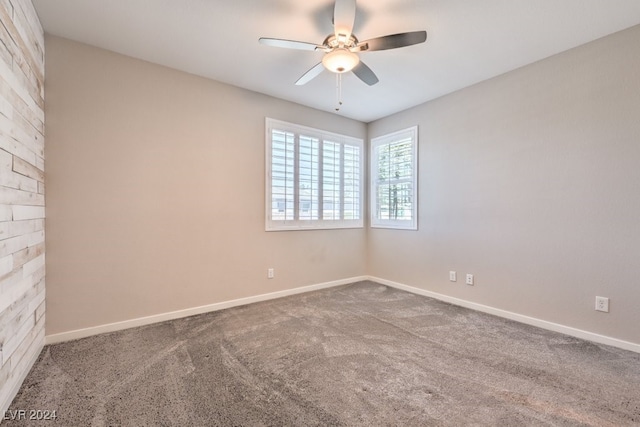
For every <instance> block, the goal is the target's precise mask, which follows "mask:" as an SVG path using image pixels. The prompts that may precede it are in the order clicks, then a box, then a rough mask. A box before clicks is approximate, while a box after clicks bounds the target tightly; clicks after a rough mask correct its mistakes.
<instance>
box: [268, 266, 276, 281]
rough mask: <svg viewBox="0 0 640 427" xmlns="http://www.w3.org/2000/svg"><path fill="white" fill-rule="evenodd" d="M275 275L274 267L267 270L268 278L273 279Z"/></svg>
mask: <svg viewBox="0 0 640 427" xmlns="http://www.w3.org/2000/svg"><path fill="white" fill-rule="evenodd" d="M274 276H275V272H274V271H273V268H270V269H268V270H267V279H273V277H274Z"/></svg>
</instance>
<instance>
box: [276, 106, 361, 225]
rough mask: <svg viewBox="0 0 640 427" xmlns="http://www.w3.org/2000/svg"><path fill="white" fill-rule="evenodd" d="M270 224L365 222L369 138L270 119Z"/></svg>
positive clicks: (344, 223)
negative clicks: (365, 164) (366, 140)
mask: <svg viewBox="0 0 640 427" xmlns="http://www.w3.org/2000/svg"><path fill="white" fill-rule="evenodd" d="M266 131H267V132H266V133H267V134H266V146H267V150H266V158H267V168H266V170H267V177H266V205H267V206H266V210H267V215H266V216H267V218H266V230H267V231H275V230H300V229H318V228H358V227H362V224H363V220H362V218H363V215H362V211H363V205H362V200H363V193H364V191H363V183H364V179H363V172H364V167H363V161H364V159H363V151H364V149H363V141H362V140H361V139H357V138H352V137H348V136H344V135H337V134H333V133H329V132H324V131H321V130H317V129H311V128H307V127H304V126H299V125H294V124H291V123H286V122H281V121H277V120H273V119H269V118H267V119H266Z"/></svg>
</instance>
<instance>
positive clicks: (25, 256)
mask: <svg viewBox="0 0 640 427" xmlns="http://www.w3.org/2000/svg"><path fill="white" fill-rule="evenodd" d="M43 253H44V243H40V244H38V245H36V246H29V247H27V248H24V249H22V250H20V251H18V252H14V253H13V254H12V255H11V257H12V261H13V269H14V270H15V269H16V268H19V267H22V266H23V265H25V264H26V263H28V262H29V261H31V260H33V259H35V258H37V257H39V256H40V255H42V254H43Z"/></svg>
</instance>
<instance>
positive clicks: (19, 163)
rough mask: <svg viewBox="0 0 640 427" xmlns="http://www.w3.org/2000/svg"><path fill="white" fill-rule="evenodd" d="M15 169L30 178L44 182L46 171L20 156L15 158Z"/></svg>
mask: <svg viewBox="0 0 640 427" xmlns="http://www.w3.org/2000/svg"><path fill="white" fill-rule="evenodd" d="M13 171H14V172H16V173H19V174H21V175H24V176H28V177H29V178H33V179H35V180H38V181H41V182H44V172H43V171H41V170H39V169H38V168H37V167H35V165H33V164H32V163H29V162H26V161H24V160H23V159H21V158H19V157H14V158H13Z"/></svg>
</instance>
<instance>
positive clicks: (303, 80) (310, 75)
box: [296, 62, 324, 86]
mask: <svg viewBox="0 0 640 427" xmlns="http://www.w3.org/2000/svg"><path fill="white" fill-rule="evenodd" d="M322 71H324V65H322V62H318V63H317V64H316V65H314V66H313V67H312V68H311V69H310V70H309V71H307V72H306V73H304V74H303V75H302V77H300V78H299V79H298V81H297V82H296V86H302V85H303V84H307V83H309V82H310V81H311V80H313V79H315V78H316V77H318V76H319V75H320V73H322Z"/></svg>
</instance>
